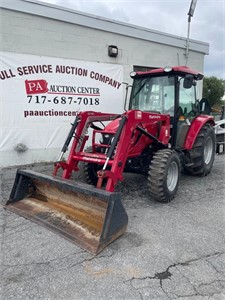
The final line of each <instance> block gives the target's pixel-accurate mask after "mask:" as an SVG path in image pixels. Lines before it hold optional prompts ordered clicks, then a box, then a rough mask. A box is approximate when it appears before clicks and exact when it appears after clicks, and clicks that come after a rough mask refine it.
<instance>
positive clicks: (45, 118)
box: [0, 52, 123, 151]
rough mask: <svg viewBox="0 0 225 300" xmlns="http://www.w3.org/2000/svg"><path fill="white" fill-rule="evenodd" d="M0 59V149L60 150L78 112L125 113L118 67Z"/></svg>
mask: <svg viewBox="0 0 225 300" xmlns="http://www.w3.org/2000/svg"><path fill="white" fill-rule="evenodd" d="M0 55H1V65H0V83H1V85H0V89H1V91H0V97H1V98H0V101H1V102H0V107H1V120H0V126H1V136H0V137H1V140H0V151H7V150H13V149H15V147H16V146H17V145H18V144H20V143H22V144H24V145H25V146H26V147H27V148H29V149H46V148H60V147H61V146H62V143H63V142H64V140H65V138H66V135H67V132H68V130H69V128H70V127H69V126H70V123H71V122H73V120H74V118H75V115H76V112H77V111H84V110H92V111H99V112H113V113H121V112H122V111H123V89H122V80H123V66H121V65H114V64H103V63H94V62H88V61H79V60H69V59H62V58H52V57H43V56H34V55H27V54H18V53H9V52H0Z"/></svg>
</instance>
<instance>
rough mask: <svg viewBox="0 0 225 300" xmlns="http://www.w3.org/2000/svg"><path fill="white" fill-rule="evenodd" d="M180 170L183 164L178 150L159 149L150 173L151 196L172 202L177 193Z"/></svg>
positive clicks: (158, 199) (157, 199)
mask: <svg viewBox="0 0 225 300" xmlns="http://www.w3.org/2000/svg"><path fill="white" fill-rule="evenodd" d="M180 171H181V164H180V159H179V156H178V154H177V153H176V151H173V150H171V149H163V150H159V151H157V152H156V154H155V155H154V156H153V159H152V161H151V164H150V169H149V173H148V188H149V193H150V196H151V197H152V198H154V200H156V201H159V202H170V201H171V200H172V199H173V198H174V197H175V195H176V193H177V189H178V185H179V181H180Z"/></svg>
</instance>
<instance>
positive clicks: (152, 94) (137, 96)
mask: <svg viewBox="0 0 225 300" xmlns="http://www.w3.org/2000/svg"><path fill="white" fill-rule="evenodd" d="M174 87H175V78H174V76H159V77H145V78H137V79H135V80H134V82H133V89H132V92H131V102H130V105H131V107H130V109H139V110H142V111H148V112H157V113H167V112H168V111H169V110H170V109H172V108H173V107H174V93H175V88H174Z"/></svg>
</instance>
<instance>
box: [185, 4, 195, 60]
mask: <svg viewBox="0 0 225 300" xmlns="http://www.w3.org/2000/svg"><path fill="white" fill-rule="evenodd" d="M196 4H197V0H192V1H191V5H190V8H189V12H188V32H187V40H186V47H185V54H184V55H185V61H186V63H185V66H186V65H187V61H188V55H189V40H190V27H191V17H193V15H194V11H195V6H196Z"/></svg>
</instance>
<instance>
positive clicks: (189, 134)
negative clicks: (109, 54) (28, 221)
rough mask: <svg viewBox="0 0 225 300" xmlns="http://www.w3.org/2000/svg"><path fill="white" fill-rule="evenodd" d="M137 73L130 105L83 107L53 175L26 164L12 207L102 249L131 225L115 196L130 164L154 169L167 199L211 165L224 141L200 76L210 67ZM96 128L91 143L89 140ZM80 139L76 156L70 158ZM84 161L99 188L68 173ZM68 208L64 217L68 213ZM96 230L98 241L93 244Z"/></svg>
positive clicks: (155, 194) (152, 175)
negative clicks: (200, 91)
mask: <svg viewBox="0 0 225 300" xmlns="http://www.w3.org/2000/svg"><path fill="white" fill-rule="evenodd" d="M131 77H132V78H133V86H132V91H131V96H130V102H129V109H128V110H127V111H126V112H124V113H123V114H120V115H118V114H111V113H100V112H94V111H85V112H79V113H78V114H77V116H76V119H75V121H74V123H73V124H72V127H71V130H70V133H69V135H68V137H67V140H66V142H65V144H64V146H63V148H62V153H61V155H60V159H59V161H58V162H57V163H56V164H55V168H54V174H53V177H52V178H49V177H48V178H47V177H46V176H45V177H44V175H40V174H37V173H34V172H31V171H30V172H29V171H21V170H19V171H18V174H17V178H16V181H15V185H14V188H13V191H12V194H11V197H10V200H9V201H8V203H7V205H6V207H8V208H9V209H10V208H11V210H13V211H16V212H18V213H20V214H22V215H24V216H25V217H29V214H31V215H32V219H35V218H36V219H38V222H40V219H41V216H44V217H43V218H42V221H41V222H42V223H45V225H46V224H47V225H48V227H50V228H51V229H52V228H53V227H57V228H58V231H60V232H61V234H63V235H64V236H66V237H68V238H70V239H71V240H74V239H75V240H76V242H78V243H79V244H80V245H82V246H84V247H85V248H86V249H88V250H90V251H92V252H93V253H98V252H99V251H101V250H102V249H103V248H104V247H105V246H106V245H107V244H108V243H110V242H111V241H112V240H114V239H115V238H116V237H118V236H119V235H121V234H122V233H123V232H124V231H125V229H126V226H127V215H126V212H125V210H124V207H123V205H122V202H121V201H120V199H116V200H115V199H114V200H110V199H111V198H110V197H112V195H113V197H114V195H115V193H113V192H114V189H115V186H116V184H117V182H118V181H122V180H123V172H140V173H145V174H147V176H148V187H149V199H150V200H151V199H155V200H157V201H160V202H169V201H171V200H172V199H173V198H174V197H175V195H176V192H177V189H178V185H179V179H180V173H181V170H182V169H183V170H185V171H187V172H188V173H190V174H193V175H197V176H206V175H208V174H209V173H210V171H211V169H212V166H213V162H214V156H215V149H216V147H215V146H216V141H215V132H214V128H213V126H214V125H215V123H214V119H213V117H212V116H211V115H207V113H206V111H207V106H208V103H207V101H205V100H204V99H203V100H202V101H198V100H197V97H196V94H197V92H196V86H197V82H198V81H199V80H202V79H203V75H202V74H201V73H199V72H197V71H194V70H192V69H190V68H188V67H181V66H178V67H166V68H161V69H154V70H151V71H147V72H132V73H131ZM109 121H110V122H109ZM89 136H91V147H88V148H86V147H85V145H86V142H87V141H88V139H89ZM72 139H73V142H72V145H71V148H70V152H69V155H68V158H67V160H66V161H63V155H64V153H65V152H66V151H67V148H68V147H69V144H70V142H71V140H72ZM81 162H82V164H83V165H84V171H85V176H86V179H87V182H88V183H91V184H92V185H94V186H96V188H91V187H90V186H84V185H82V186H81V184H79V183H71V181H70V180H68V179H70V177H71V175H72V172H73V171H79V168H80V165H81V164H80V163H81ZM59 169H63V172H62V178H63V179H65V180H62V179H60V180H59V179H58V178H57V177H55V176H56V175H57V172H58V170H59ZM69 191H70V193H72V196H71V195H70V196H69V195H68V193H69ZM59 193H60V196H58V194H59ZM31 198H32V199H33V200H31ZM24 199H25V200H24ZM27 199H29V201H27ZM65 199H66V200H65ZM18 200H22V201H18ZM20 202H24V203H22V204H19V203H20ZM28 202H29V203H28ZM31 202H32V203H31ZM37 202H38V205H37ZM62 202H63V204H62ZM112 203H113V204H112ZM109 204H110V205H109ZM111 204H112V205H111ZM26 205H27V206H26ZM40 205H43V208H42V209H40ZM46 207H47V208H46ZM56 207H57V208H56ZM65 207H66V208H65ZM39 209H40V210H39ZM55 209H57V213H55ZM46 210H47V214H46ZM28 211H29V213H28ZM31 212H32V213H31ZM100 212H102V213H100ZM62 213H63V214H64V219H63V217H62V218H61V219H60V216H59V215H60V214H62ZM99 214H100V216H99ZM37 215H38V218H37ZM46 215H48V217H46ZM49 215H51V217H49ZM34 216H35V217H34ZM65 216H66V219H67V220H68V218H70V222H69V223H71V222H72V221H73V222H74V223H73V226H72V227H73V228H69V229H68V228H67V227H68V226H69V225H71V224H69V223H68V222H67V223H66V224H65V222H64V221H65ZM56 218H58V220H57V222H58V223H57V222H55V219H56ZM71 220H72V221H71ZM91 220H92V221H91ZM96 220H99V221H98V222H97V221H96ZM36 221H37V220H36ZM96 222H97V223H98V224H96ZM56 223H57V224H58V226H56V225H55V224H56ZM75 223H76V232H75V233H74V232H72V231H73V230H74V228H75V225H74V224H75ZM49 224H50V225H49ZM77 224H78V225H77ZM63 226H64V227H65V228H64V229H63V230H62V227H63ZM81 228H82V229H81ZM84 228H85V229H84ZM85 230H86V231H85ZM87 231H88V234H87ZM93 232H95V233H93ZM96 232H98V233H96ZM71 236H72V238H71ZM74 236H75V237H74ZM96 236H97V237H96ZM78 237H79V238H78ZM94 237H95V240H97V242H96V244H95V245H94V246H93V244H94V242H93V240H94ZM84 240H85V242H84Z"/></svg>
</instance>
